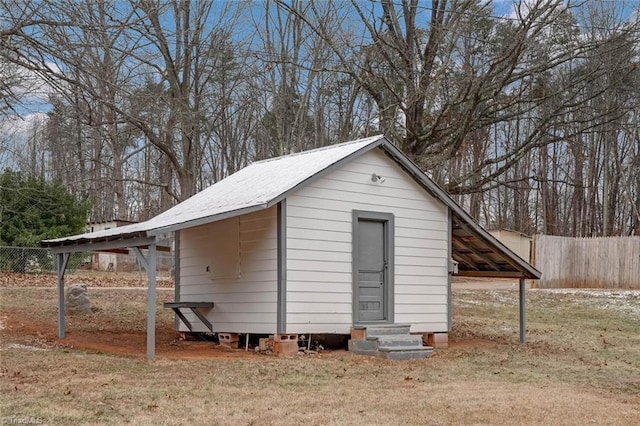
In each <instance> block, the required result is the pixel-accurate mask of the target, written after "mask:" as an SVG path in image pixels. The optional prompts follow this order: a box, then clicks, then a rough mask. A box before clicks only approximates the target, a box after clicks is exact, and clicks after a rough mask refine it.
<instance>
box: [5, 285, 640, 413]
mask: <svg viewBox="0 0 640 426" xmlns="http://www.w3.org/2000/svg"><path fill="white" fill-rule="evenodd" d="M90 292H91V293H90V295H91V296H92V298H93V302H94V305H96V306H97V307H98V308H99V309H98V310H97V311H96V312H95V313H94V314H93V315H91V316H89V317H69V318H68V321H69V324H68V329H69V331H70V332H69V339H70V340H69V339H67V340H65V341H58V340H57V339H56V338H55V337H54V334H55V327H56V325H55V318H56V316H55V315H56V314H55V312H56V311H55V291H54V290H53V289H24V288H22V289H7V288H5V289H0V318H3V322H4V326H5V329H4V330H2V335H1V336H2V341H1V343H0V346H2V348H3V350H2V351H1V352H0V357H1V363H0V392H1V394H2V399H1V401H0V417H3V418H5V419H6V418H9V417H12V418H40V419H42V420H43V421H45V422H46V423H50V424H121V423H132V424H154V425H155V424H168V425H174V424H175V425H178V424H185V425H186V424H309V425H316V424H317V425H320V424H322V425H324V424H505V423H506V424H585V423H596V424H620V425H623V424H624V425H628V424H638V423H639V422H640V408H639V407H640V335H639V330H640V319H639V318H638V316H637V315H635V309H640V294H638V295H637V298H636V296H635V295H634V293H628V294H629V295H630V296H629V297H626V296H625V297H624V298H620V300H623V302H621V303H619V304H617V305H616V304H613V305H612V304H611V303H610V302H611V300H613V299H612V298H611V296H610V295H609V296H602V297H600V296H598V294H596V295H586V296H585V295H581V294H564V293H557V292H549V291H544V290H535V291H531V292H530V293H529V298H528V301H529V309H528V314H529V338H530V343H529V344H527V345H525V346H522V345H519V344H518V343H517V292H515V291H510V290H505V291H502V290H501V291H494V292H490V291H457V292H456V293H455V295H454V301H455V306H454V307H455V311H454V322H455V327H454V332H453V333H452V335H451V337H452V340H453V342H452V343H453V344H452V347H451V348H450V349H446V350H438V351H437V352H436V354H435V355H434V356H432V357H431V358H428V359H426V360H421V361H400V362H393V361H385V360H379V359H375V358H367V357H363V356H357V355H353V354H351V353H348V352H345V351H331V352H325V353H321V354H318V355H307V356H303V357H300V358H297V359H281V358H277V357H272V356H260V355H251V356H245V354H244V352H242V351H238V352H230V353H229V354H228V355H229V356H222V357H221V356H219V355H220V353H219V352H217V351H215V350H214V349H212V348H211V347H210V346H209V345H208V344H202V343H200V344H191V343H188V342H175V341H173V339H175V334H174V333H173V332H172V324H173V319H172V317H171V315H170V314H169V313H168V312H165V311H162V312H161V313H160V314H159V318H158V335H159V343H158V345H159V347H158V352H159V359H158V360H157V361H156V362H147V361H146V360H145V359H144V356H143V354H144V342H143V341H142V342H137V343H135V344H134V345H133V346H132V345H127V344H126V343H122V344H121V346H120V347H125V348H127V347H128V348H134V349H135V351H133V354H131V352H129V354H128V355H123V353H124V351H120V352H119V351H118V350H115V349H117V347H119V346H118V342H117V339H118V338H120V340H128V339H135V338H137V337H136V336H140V335H144V318H145V313H144V292H143V291H140V290H100V289H92V290H90ZM160 298H161V300H160V301H159V302H161V301H162V300H163V299H167V300H168V299H169V298H171V292H170V291H164V292H161V293H160ZM33 325H36V326H35V327H33ZM127 333H128V334H127ZM74 336H75V337H74ZM91 336H94V340H95V341H99V339H106V338H108V337H109V336H112V337H113V341H112V342H111V343H110V345H111V346H108V347H107V348H105V349H100V348H99V347H97V348H94V347H91V346H90V345H89V346H88V348H89V349H87V347H86V346H85V347H83V346H81V345H80V344H82V342H83V340H82V339H85V340H90V337H91ZM74 339H75V340H74ZM69 341H71V342H73V343H74V344H73V347H68V346H66V345H68V344H69ZM12 344H14V345H15V344H22V345H25V346H26V347H31V348H32V349H31V350H30V349H29V348H25V347H17V348H14V349H9V348H8V347H10V345H12ZM190 345H193V346H195V347H196V348H197V351H196V354H197V356H194V357H193V358H194V359H182V358H184V356H188V354H189V353H190V352H189V349H188V348H189V346H190ZM33 348H48V349H47V350H37V351H36V350H33ZM170 348H173V349H170ZM207 351H210V352H209V353H211V354H212V355H213V354H217V355H218V356H215V357H212V358H206V357H205V356H206V355H207V353H208V352H207ZM233 356H235V357H233ZM5 422H6V421H5Z"/></svg>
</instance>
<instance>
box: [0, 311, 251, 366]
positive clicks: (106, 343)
mask: <svg viewBox="0 0 640 426" xmlns="http://www.w3.org/2000/svg"><path fill="white" fill-rule="evenodd" d="M2 317H3V323H4V329H3V330H2V340H3V342H4V343H7V342H8V341H11V342H19V343H24V344H29V345H31V346H39V347H45V348H46V347H63V348H74V349H84V350H89V351H96V352H105V353H110V354H117V355H126V356H140V357H144V356H146V350H147V343H146V342H147V334H146V331H135V330H134V331H131V330H128V331H124V330H117V329H109V328H108V327H109V324H108V323H107V322H106V321H105V322H104V323H103V325H104V327H105V329H102V330H92V331H78V330H69V329H68V330H67V335H66V337H65V338H64V339H59V338H58V336H57V333H58V331H57V324H56V323H53V324H52V323H51V322H44V321H38V320H37V319H30V318H26V317H25V314H24V312H22V313H21V312H17V311H14V310H11V309H8V310H5V311H4V312H2ZM156 355H157V356H158V357H160V358H170V359H203V358H244V357H253V356H258V355H257V354H256V353H254V352H247V351H245V350H243V349H230V348H225V347H222V346H219V345H217V344H215V343H213V342H200V341H185V340H181V339H180V335H179V333H177V332H175V331H173V330H166V329H162V328H157V329H156Z"/></svg>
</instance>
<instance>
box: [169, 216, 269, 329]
mask: <svg viewBox="0 0 640 426" xmlns="http://www.w3.org/2000/svg"><path fill="white" fill-rule="evenodd" d="M276 217H277V210H276V208H275V207H273V208H271V209H268V210H264V211H259V212H256V213H251V214H247V215H244V216H240V217H236V218H231V219H226V220H221V221H218V222H213V223H210V224H207V225H203V226H198V227H194V228H188V229H184V230H182V231H180V238H181V241H180V274H181V276H180V300H181V301H193V302H214V304H215V306H214V308H213V309H212V310H211V311H209V312H208V313H207V318H208V319H209V321H211V323H212V325H213V328H214V331H220V332H233V333H243V332H251V333H274V332H275V331H276V310H277V277H278V273H277V246H278V244H277V221H276ZM230 229H238V232H239V234H240V235H239V247H238V240H237V239H236V241H235V242H234V241H229V239H228V238H227V239H220V238H219V236H221V235H225V234H229V230H230ZM238 249H239V263H238V264H239V268H240V270H239V273H236V274H235V276H231V275H229V276H227V277H222V278H216V277H215V274H214V273H212V269H213V268H214V267H215V253H216V252H218V253H227V254H228V253H233V252H238ZM230 260H232V259H230V258H229V257H227V259H226V261H227V262H228V261H230ZM235 260H238V259H235ZM228 263H229V264H231V265H232V266H233V265H235V263H233V262H232V261H231V262H228ZM207 266H209V269H210V271H209V272H208V271H207ZM226 266H229V265H226ZM220 267H224V266H223V265H220ZM232 269H235V266H233V268H232ZM183 312H185V314H186V317H187V319H188V320H189V321H191V323H192V324H193V325H194V331H208V330H207V329H206V327H205V326H204V325H203V324H202V323H201V322H200V321H198V319H197V318H196V317H195V315H193V314H192V313H190V312H188V310H184V309H183ZM180 330H182V331H186V330H187V329H186V327H185V326H184V325H183V324H181V325H180Z"/></svg>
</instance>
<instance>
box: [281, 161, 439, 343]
mask: <svg viewBox="0 0 640 426" xmlns="http://www.w3.org/2000/svg"><path fill="white" fill-rule="evenodd" d="M373 173H375V174H377V175H379V176H382V178H384V179H385V181H384V183H374V182H372V181H371V175H372V174H373ZM352 210H368V211H377V212H384V213H392V214H393V215H394V218H395V259H394V261H395V307H394V308H395V309H394V310H395V318H394V321H395V322H396V323H407V324H409V323H410V324H412V327H411V331H414V332H421V331H422V332H424V331H447V274H448V272H447V248H448V241H447V236H448V232H447V224H448V219H447V214H448V213H447V207H446V206H445V205H444V204H443V203H442V202H440V201H438V200H436V199H435V198H433V197H431V196H430V195H429V194H428V193H427V192H425V190H424V189H423V188H422V187H420V186H419V185H418V184H417V183H416V182H415V181H414V180H413V179H412V178H411V177H410V176H409V175H408V174H407V173H405V172H404V171H403V170H402V169H401V168H400V167H399V166H398V165H397V164H396V163H395V162H394V161H393V160H391V159H389V158H388V157H387V156H386V155H384V154H383V153H382V152H381V151H380V150H377V149H376V150H372V151H370V152H368V153H366V154H364V155H362V156H361V157H359V158H357V159H355V160H353V161H351V162H349V163H347V164H346V165H344V166H343V167H341V168H340V169H338V170H336V171H334V172H332V173H330V174H329V175H327V176H325V177H323V178H321V179H318V180H316V181H315V182H313V183H311V184H310V185H308V186H306V187H304V188H303V189H301V190H299V191H297V192H296V193H294V194H293V195H290V196H289V197H288V198H287V259H288V260H287V262H288V263H287V331H288V332H293V333H295V332H297V333H307V332H310V333H349V330H350V327H351V325H352V278H351V276H352V272H351V271H352V269H351V256H352V253H351V250H352V245H351V233H352V223H351V221H352Z"/></svg>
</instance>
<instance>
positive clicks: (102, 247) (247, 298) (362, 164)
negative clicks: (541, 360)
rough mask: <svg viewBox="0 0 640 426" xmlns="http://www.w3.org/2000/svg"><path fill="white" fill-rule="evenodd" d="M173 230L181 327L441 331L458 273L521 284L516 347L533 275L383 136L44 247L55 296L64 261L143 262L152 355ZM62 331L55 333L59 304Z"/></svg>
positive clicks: (254, 172) (237, 178) (264, 169)
mask: <svg viewBox="0 0 640 426" xmlns="http://www.w3.org/2000/svg"><path fill="white" fill-rule="evenodd" d="M172 233H173V236H174V241H175V252H176V257H175V263H176V264H175V271H176V272H175V277H176V301H175V303H174V304H172V305H171V306H169V307H172V308H174V310H175V311H176V313H177V314H178V316H179V318H180V321H179V325H178V327H179V330H180V331H193V332H216V333H251V334H302V333H304V334H307V333H312V334H350V333H352V331H353V329H354V328H355V329H358V328H362V327H367V326H370V327H372V326H381V325H395V324H402V325H404V326H405V327H406V329H407V331H410V332H411V333H447V332H448V331H449V330H450V329H451V276H452V274H457V275H467V276H480V277H511V278H520V281H521V286H520V291H521V317H520V321H521V340H523V341H524V284H523V283H524V279H537V278H539V277H540V272H539V271H537V270H536V269H535V268H533V267H532V266H531V265H529V264H528V263H527V262H526V261H524V260H523V259H521V258H519V257H518V256H517V255H516V254H514V253H513V252H512V251H511V250H509V249H508V248H506V247H505V246H504V245H503V244H501V243H500V242H499V241H497V240H496V239H495V238H494V237H493V236H491V235H490V234H489V233H488V232H486V231H485V230H484V229H483V228H482V227H480V226H479V225H478V224H477V223H476V222H475V221H474V220H473V219H472V218H471V217H470V216H469V215H468V214H467V213H466V212H464V211H463V209H462V208H461V207H460V206H459V205H458V204H456V203H455V202H454V201H453V200H452V198H451V197H450V196H449V195H448V194H446V193H445V192H444V191H443V190H442V189H441V188H439V187H438V186H437V185H436V184H435V183H434V182H433V181H432V180H431V179H429V177H428V176H427V175H426V174H424V173H423V172H422V171H421V170H420V169H419V168H418V167H417V166H416V165H415V164H413V163H412V162H411V161H410V160H409V159H408V158H407V157H406V156H405V155H404V154H403V153H402V152H401V151H400V150H399V149H398V148H396V147H395V145H394V144H393V143H392V142H391V141H390V140H388V139H387V138H386V137H384V136H374V137H369V138H366V139H359V140H355V141H352V142H347V143H343V144H339V145H333V146H328V147H324V148H319V149H315V150H312V151H306V152H301V153H296V154H291V155H287V156H283V157H279V158H274V159H270V160H264V161H259V162H255V163H253V164H251V165H249V166H248V167H246V168H244V169H242V170H240V171H238V172H237V173H235V174H233V175H231V176H229V177H227V178H226V179H224V180H222V181H220V182H217V183H216V184H214V185H212V186H210V187H209V188H207V189H205V190H203V191H201V192H200V193H198V194H196V195H194V196H193V197H191V198H189V199H187V200H186V201H184V202H182V203H180V204H178V205H176V206H175V207H173V208H171V209H169V210H167V211H165V212H164V213H162V214H160V215H158V216H156V217H154V218H152V219H150V220H148V221H146V222H141V223H137V224H133V225H129V226H122V227H117V228H113V229H110V230H104V231H100V232H93V233H87V234H82V235H77V236H71V237H65V238H59V239H55V240H48V241H45V242H43V244H44V245H45V246H48V247H50V248H51V249H52V250H53V252H54V253H57V254H58V258H59V273H58V276H59V292H60V294H64V291H63V290H64V281H63V278H64V270H65V266H66V259H68V255H69V253H72V252H78V251H83V252H86V251H109V250H114V249H122V248H123V247H129V248H132V249H133V250H134V252H136V253H137V254H138V256H139V258H140V259H141V261H142V263H143V265H145V266H146V267H148V272H149V294H148V309H149V317H148V339H147V353H148V356H149V357H150V358H153V356H154V334H153V333H154V331H153V330H154V329H155V303H156V302H155V301H156V296H155V252H156V246H157V245H161V244H162V242H163V241H164V240H166V239H168V238H169V237H170V236H171V234H172ZM145 250H148V251H145ZM59 321H60V328H59V331H60V336H61V337H63V336H64V304H63V303H61V305H60V316H59Z"/></svg>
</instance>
